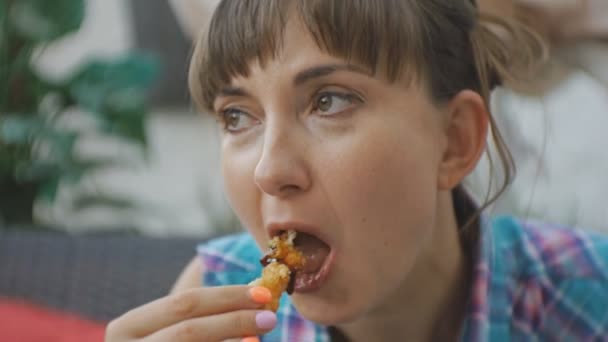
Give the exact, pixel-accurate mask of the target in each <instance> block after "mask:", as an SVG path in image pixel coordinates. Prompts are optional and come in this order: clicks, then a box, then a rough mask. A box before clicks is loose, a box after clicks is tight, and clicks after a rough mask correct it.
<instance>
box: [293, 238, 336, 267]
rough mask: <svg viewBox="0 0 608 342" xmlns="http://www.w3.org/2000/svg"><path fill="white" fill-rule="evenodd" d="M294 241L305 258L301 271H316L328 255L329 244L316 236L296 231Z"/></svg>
mask: <svg viewBox="0 0 608 342" xmlns="http://www.w3.org/2000/svg"><path fill="white" fill-rule="evenodd" d="M294 243H295V246H296V248H297V249H298V250H299V251H300V252H301V253H302V255H303V256H304V260H306V261H305V262H304V267H303V268H302V270H301V272H303V273H317V272H318V271H319V270H320V269H321V266H323V263H324V262H325V258H327V256H328V255H329V246H328V245H327V244H326V243H324V242H323V241H321V240H319V239H318V238H316V237H314V236H312V235H309V234H305V233H298V235H297V237H296V240H295V241H294Z"/></svg>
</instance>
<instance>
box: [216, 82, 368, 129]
mask: <svg viewBox="0 0 608 342" xmlns="http://www.w3.org/2000/svg"><path fill="white" fill-rule="evenodd" d="M324 96H328V97H336V98H339V99H340V100H344V101H347V102H349V103H351V104H355V103H363V102H364V101H363V100H362V99H361V97H360V96H358V95H356V94H354V93H349V92H340V91H327V90H325V91H320V92H317V93H315V94H314V95H313V96H312V98H311V100H310V102H311V104H312V107H311V110H312V111H316V110H318V109H319V101H320V100H321V98H323V97H324ZM235 113H239V114H241V115H244V116H249V117H251V115H250V114H248V113H247V112H246V111H243V110H240V109H238V108H227V109H224V110H221V111H219V112H218V120H219V122H220V123H221V124H222V126H223V130H224V132H227V133H229V134H238V133H241V132H242V131H244V130H246V129H241V130H230V129H229V128H228V125H229V116H230V115H231V114H235ZM337 114H339V113H337ZM337 114H331V115H322V116H323V117H326V118H332V117H334V116H335V115H337Z"/></svg>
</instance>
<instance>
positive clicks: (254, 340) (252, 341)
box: [241, 336, 260, 342]
mask: <svg viewBox="0 0 608 342" xmlns="http://www.w3.org/2000/svg"><path fill="white" fill-rule="evenodd" d="M241 342H260V339H259V338H257V337H255V336H252V337H245V338H244V339H242V340H241Z"/></svg>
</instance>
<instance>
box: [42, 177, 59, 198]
mask: <svg viewBox="0 0 608 342" xmlns="http://www.w3.org/2000/svg"><path fill="white" fill-rule="evenodd" d="M60 184H61V179H60V178H59V177H56V178H53V179H51V180H48V181H47V182H45V183H44V184H43V185H42V187H40V192H39V193H38V198H39V199H40V200H42V201H45V202H49V203H51V202H53V201H54V200H55V198H56V197H57V191H58V190H59V185H60Z"/></svg>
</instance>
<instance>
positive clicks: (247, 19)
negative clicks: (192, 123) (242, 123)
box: [190, 0, 424, 111]
mask: <svg viewBox="0 0 608 342" xmlns="http://www.w3.org/2000/svg"><path fill="white" fill-rule="evenodd" d="M416 12H417V8H416V5H415V2H413V1H403V0H387V1H379V2H377V1H369V0H348V1H344V0H264V1H259V0H224V1H222V2H221V3H220V5H219V6H218V8H217V9H216V12H215V14H214V16H213V18H212V20H211V23H210V25H209V27H208V29H207V31H206V33H205V34H204V35H203V37H202V40H201V41H200V42H199V43H198V44H197V46H196V49H195V52H194V55H193V58H192V64H191V69H190V89H191V93H192V96H193V98H194V100H195V102H196V103H197V105H198V106H199V107H200V109H202V110H207V111H211V110H212V108H213V101H214V100H215V97H216V96H217V94H218V93H219V92H220V91H221V89H222V88H223V87H225V86H226V85H228V84H230V82H231V80H232V79H233V78H234V77H238V76H243V77H247V76H248V75H249V72H250V66H251V63H252V62H253V61H256V60H257V61H258V62H259V63H260V65H262V67H263V66H264V65H265V64H266V63H267V62H268V60H269V59H272V58H275V57H276V56H277V55H278V54H279V53H280V50H281V48H282V45H283V32H284V29H285V25H286V23H287V20H289V19H291V18H289V16H291V15H295V16H297V18H298V19H300V20H301V21H302V22H303V24H304V25H305V26H306V28H307V29H308V31H309V33H310V34H311V36H312V37H313V39H314V40H315V42H316V43H317V45H318V46H319V48H320V49H321V50H322V51H324V52H326V53H328V54H330V55H332V56H335V57H338V58H342V59H344V60H346V61H347V62H349V63H354V64H358V65H360V66H362V67H364V68H366V69H368V70H370V71H371V72H372V73H374V74H375V73H379V74H381V75H382V76H384V77H386V78H387V79H389V80H391V81H394V80H396V79H404V78H405V79H407V80H409V81H411V80H412V77H417V76H420V75H419V74H420V70H421V69H422V68H423V67H424V63H423V60H424V58H423V56H422V55H423V54H422V51H423V49H422V47H423V46H422V38H421V37H422V35H421V31H420V25H419V23H418V22H417V19H416V17H417V16H416V15H415V13H416ZM414 71H418V73H415V72H414Z"/></svg>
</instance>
